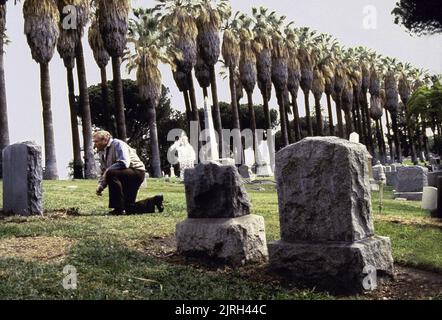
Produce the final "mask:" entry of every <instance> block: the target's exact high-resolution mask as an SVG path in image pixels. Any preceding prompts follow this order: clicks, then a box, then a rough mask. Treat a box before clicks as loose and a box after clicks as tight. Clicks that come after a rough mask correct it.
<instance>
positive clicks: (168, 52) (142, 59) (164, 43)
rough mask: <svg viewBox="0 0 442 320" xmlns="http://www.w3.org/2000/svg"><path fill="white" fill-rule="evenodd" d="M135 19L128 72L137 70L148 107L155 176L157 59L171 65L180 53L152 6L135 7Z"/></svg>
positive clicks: (157, 164)
mask: <svg viewBox="0 0 442 320" xmlns="http://www.w3.org/2000/svg"><path fill="white" fill-rule="evenodd" d="M134 14H135V17H136V19H131V20H130V24H129V41H130V43H131V44H132V45H133V47H134V48H133V50H132V51H133V52H132V53H131V55H130V56H129V57H128V60H129V63H128V70H129V72H130V71H132V70H133V69H136V70H137V72H136V77H137V85H138V89H139V94H140V98H141V99H142V100H143V101H144V103H145V106H146V109H147V121H148V124H149V137H150V146H151V162H150V165H151V168H152V175H153V177H155V178H159V177H161V176H162V171H161V161H160V149H159V145H158V130H157V119H156V108H157V106H158V103H159V101H160V97H161V90H162V77H161V72H160V70H159V69H158V64H159V62H163V63H167V64H170V65H172V67H173V68H174V67H175V65H174V61H175V60H176V57H177V55H178V54H179V53H178V52H177V51H175V48H174V47H173V41H172V34H173V33H172V30H171V29H165V28H164V27H161V25H160V24H161V14H160V13H159V12H158V11H157V10H155V9H137V10H134Z"/></svg>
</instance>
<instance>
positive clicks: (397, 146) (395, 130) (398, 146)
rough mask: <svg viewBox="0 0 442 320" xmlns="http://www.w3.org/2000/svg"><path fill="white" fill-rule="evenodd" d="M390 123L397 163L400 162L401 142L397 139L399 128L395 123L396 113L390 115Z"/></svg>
mask: <svg viewBox="0 0 442 320" xmlns="http://www.w3.org/2000/svg"><path fill="white" fill-rule="evenodd" d="M391 123H392V126H393V138H394V144H395V150H396V159H397V161H398V162H399V163H402V149H401V143H400V141H399V128H398V124H397V114H396V115H394V114H392V115H391Z"/></svg>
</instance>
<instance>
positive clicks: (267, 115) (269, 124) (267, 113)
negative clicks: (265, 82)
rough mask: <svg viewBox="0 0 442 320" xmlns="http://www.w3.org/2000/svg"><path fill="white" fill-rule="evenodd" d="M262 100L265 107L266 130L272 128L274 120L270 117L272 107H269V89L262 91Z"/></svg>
mask: <svg viewBox="0 0 442 320" xmlns="http://www.w3.org/2000/svg"><path fill="white" fill-rule="evenodd" d="M261 94H262V100H263V108H264V117H265V126H266V128H265V129H266V130H267V129H271V128H272V120H271V119H270V107H269V98H268V97H267V90H263V91H261Z"/></svg>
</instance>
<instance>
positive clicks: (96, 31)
mask: <svg viewBox="0 0 442 320" xmlns="http://www.w3.org/2000/svg"><path fill="white" fill-rule="evenodd" d="M88 40H89V45H90V47H91V49H92V52H93V54H94V59H95V62H96V63H97V65H98V67H99V68H100V75H101V101H102V103H103V110H105V112H104V113H105V114H104V116H105V117H106V129H107V130H108V131H109V132H111V133H112V134H113V135H114V136H116V135H117V130H116V128H115V124H114V121H113V120H112V118H113V117H112V110H111V109H110V106H109V88H108V85H107V73H106V67H107V65H108V63H109V60H110V56H109V53H108V52H107V51H106V48H105V47H104V42H103V38H102V37H101V34H100V26H99V21H98V15H96V16H95V17H94V18H93V20H92V23H91V25H90V27H89V33H88Z"/></svg>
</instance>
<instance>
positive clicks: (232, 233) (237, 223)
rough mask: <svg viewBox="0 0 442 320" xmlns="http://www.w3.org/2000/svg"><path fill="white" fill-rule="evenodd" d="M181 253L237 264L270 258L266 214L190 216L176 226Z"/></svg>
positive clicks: (178, 247) (263, 260) (178, 246)
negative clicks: (202, 217)
mask: <svg viewBox="0 0 442 320" xmlns="http://www.w3.org/2000/svg"><path fill="white" fill-rule="evenodd" d="M176 237H177V244H178V245H177V249H178V253H180V254H183V255H185V256H188V257H197V258H209V259H211V260H215V261H216V262H220V263H225V264H230V265H234V266H239V265H244V264H248V263H260V262H265V261H267V259H268V251H267V244H266V235H265V226H264V218H263V217H262V216H256V215H247V216H243V217H240V218H234V219H187V220H185V221H183V222H181V223H179V224H178V225H177V228H176Z"/></svg>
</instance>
